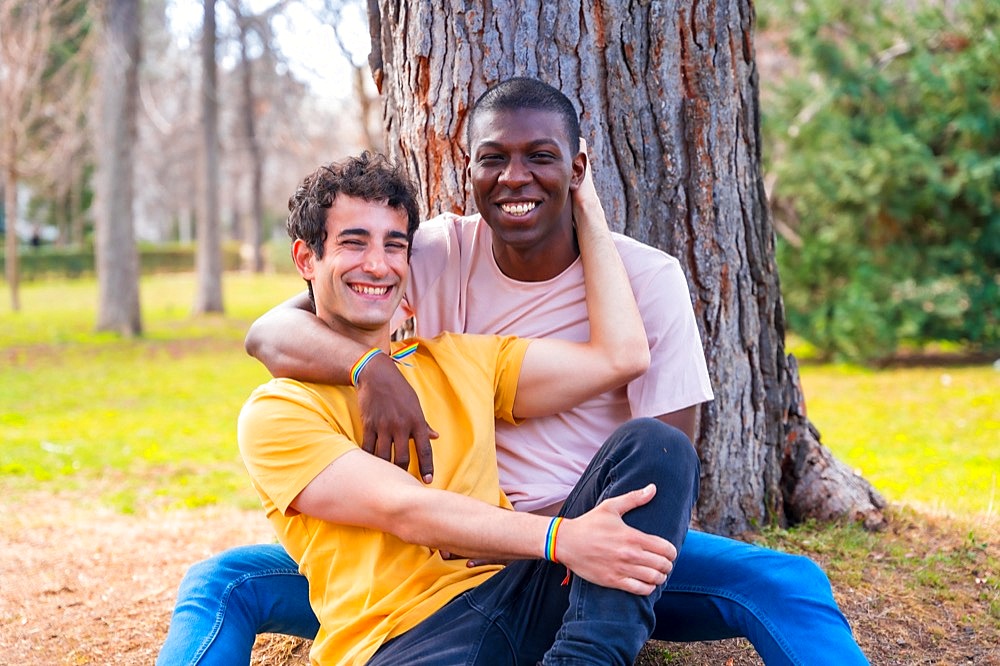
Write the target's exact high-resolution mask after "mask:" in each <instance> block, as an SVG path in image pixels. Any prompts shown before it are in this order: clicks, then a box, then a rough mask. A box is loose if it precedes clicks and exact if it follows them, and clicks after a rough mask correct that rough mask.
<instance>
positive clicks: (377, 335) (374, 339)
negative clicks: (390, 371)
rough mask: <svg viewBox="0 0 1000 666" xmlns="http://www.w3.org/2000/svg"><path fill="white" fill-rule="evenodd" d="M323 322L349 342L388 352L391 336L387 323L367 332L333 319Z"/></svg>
mask: <svg viewBox="0 0 1000 666" xmlns="http://www.w3.org/2000/svg"><path fill="white" fill-rule="evenodd" d="M323 322H324V323H325V324H326V325H327V326H329V327H330V328H331V329H332V330H334V331H335V332H337V333H339V334H340V335H343V336H344V337H345V338H347V339H349V340H353V341H354V342H357V343H358V344H360V345H363V346H365V347H368V348H373V347H378V348H379V349H381V350H382V351H384V352H385V353H386V354H388V353H389V352H390V342H391V340H392V335H391V333H390V331H389V324H388V323H386V324H385V325H384V326H382V327H381V328H378V329H371V330H369V329H363V328H358V327H357V326H352V325H351V324H349V323H347V322H344V321H343V320H341V319H337V318H335V317H327V318H323Z"/></svg>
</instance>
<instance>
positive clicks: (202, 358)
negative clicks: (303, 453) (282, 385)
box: [0, 274, 302, 512]
mask: <svg viewBox="0 0 1000 666" xmlns="http://www.w3.org/2000/svg"><path fill="white" fill-rule="evenodd" d="M301 287H302V282H301V280H299V279H298V278H293V277H290V276H266V277H254V276H244V275H236V274H232V275H227V276H226V280H225V294H224V302H225V304H226V308H227V314H226V315H225V316H219V315H210V316H198V317H195V316H192V315H191V314H190V305H189V304H190V303H191V302H192V301H193V298H192V295H193V293H194V288H195V285H194V279H193V276H191V275H162V276H153V277H149V278H144V279H143V283H142V288H141V290H142V300H143V305H144V309H143V317H144V324H145V327H146V335H145V336H144V337H143V338H141V339H139V340H122V339H120V338H118V337H117V336H114V335H109V334H98V333H94V332H93V328H94V322H95V315H94V310H95V306H94V303H95V301H96V296H95V294H96V286H95V284H94V282H93V281H92V280H80V281H58V282H57V281H52V282H39V283H29V284H26V285H25V286H24V288H23V292H22V306H23V310H22V311H21V312H19V313H12V312H11V311H10V308H9V303H4V305H3V308H2V309H0V358H2V359H3V361H2V363H3V365H2V366H0V406H2V407H0V441H2V442H3V448H2V452H0V487H2V488H3V489H4V490H5V491H6V493H5V494H8V495H9V494H11V493H15V494H21V495H23V494H25V493H29V492H31V491H33V490H45V491H52V490H58V489H69V490H78V489H80V488H87V489H88V490H91V491H93V493H94V494H96V495H97V496H98V498H99V499H100V500H101V501H103V502H105V503H108V504H111V505H113V506H117V507H119V508H120V509H121V510H123V511H126V512H131V511H135V510H137V509H139V508H140V507H145V508H150V507H153V506H159V505H166V506H197V505H201V504H209V503H215V502H223V503H232V504H237V505H243V506H257V499H256V495H255V494H254V493H253V491H252V489H251V488H250V487H249V484H248V481H247V478H246V475H245V472H244V471H243V467H242V463H241V462H240V460H239V454H238V452H237V450H236V444H235V422H236V415H237V413H238V412H239V409H240V406H241V405H242V403H243V400H244V399H245V398H246V396H247V394H248V393H249V392H250V391H251V390H252V389H253V388H254V387H255V386H256V385H257V384H259V383H261V382H262V381H264V380H265V379H266V378H267V374H266V372H265V371H264V369H263V368H262V367H261V366H259V365H258V364H257V363H256V362H254V361H252V360H251V359H250V358H249V357H247V356H246V354H245V353H244V352H243V344H242V340H243V335H244V333H245V331H246V328H247V326H248V325H249V324H250V322H251V321H253V319H254V318H255V317H256V316H258V315H259V314H260V313H262V312H263V311H264V310H266V309H267V307H268V306H269V305H270V304H274V303H277V302H278V301H279V300H282V299H284V298H286V297H288V296H290V295H292V294H294V293H295V292H296V291H298V290H300V289H301Z"/></svg>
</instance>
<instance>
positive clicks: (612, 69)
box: [369, 0, 881, 534]
mask: <svg viewBox="0 0 1000 666" xmlns="http://www.w3.org/2000/svg"><path fill="white" fill-rule="evenodd" d="M369 21H370V30H371V34H372V41H373V43H372V55H371V58H370V59H371V69H372V74H373V76H374V78H375V81H376V83H377V84H378V85H379V88H380V91H382V92H383V94H384V104H385V106H384V123H385V126H386V129H387V136H388V140H387V145H388V148H389V151H390V153H391V154H392V155H393V156H394V157H396V158H397V159H399V160H400V161H402V162H403V163H404V164H405V165H406V167H407V168H408V169H409V172H410V174H411V176H412V177H413V178H414V179H415V181H416V183H417V185H418V187H419V189H420V193H421V195H422V199H423V201H424V203H425V210H424V212H425V213H427V214H432V213H436V212H439V211H441V210H456V211H468V210H469V209H471V207H472V199H471V196H469V195H470V190H469V184H468V183H467V181H466V173H465V168H464V167H465V163H466V154H465V151H464V131H465V122H466V116H467V112H468V109H469V107H470V105H471V104H472V102H473V101H474V100H475V99H476V98H477V97H478V96H479V95H480V94H481V93H482V92H483V91H484V90H485V89H486V88H487V87H488V86H489V85H491V84H493V83H496V82H497V81H499V80H501V79H505V78H508V77H511V76H516V75H526V76H536V77H538V78H541V79H542V80H544V81H547V82H549V83H551V84H553V85H555V86H556V87H558V88H560V89H561V90H562V91H563V92H564V93H566V95H567V96H568V97H569V98H570V99H571V100H573V101H574V103H576V104H577V105H578V109H579V111H580V115H581V123H582V131H583V134H584V136H585V137H586V138H587V141H588V143H589V144H590V146H591V148H590V154H591V156H592V162H593V165H594V174H595V178H596V181H597V187H598V190H599V192H600V194H601V198H602V200H603V201H604V205H605V208H606V211H607V213H608V219H609V220H611V221H612V225H613V226H614V227H615V228H616V229H617V230H619V231H624V232H625V233H627V234H629V235H631V236H633V237H635V238H637V239H639V240H642V241H645V242H647V243H649V244H651V245H654V246H657V247H660V248H662V249H664V250H665V251H667V252H669V253H670V254H672V255H674V256H676V257H677V258H678V259H679V260H680V261H681V264H682V265H683V266H684V269H685V272H686V274H687V276H688V280H689V284H690V288H691V291H692V298H693V300H694V304H695V313H696V316H697V318H698V323H699V327H700V329H701V333H702V338H703V340H704V342H705V349H706V357H707V360H708V365H709V372H710V374H711V377H712V383H713V386H714V388H715V395H716V397H715V400H714V402H711V403H708V404H706V405H704V406H703V407H702V409H701V430H700V435H699V438H698V442H697V447H698V451H699V454H700V456H701V460H702V488H701V496H700V499H699V505H698V518H699V521H700V523H701V525H702V526H703V527H704V528H705V529H708V530H710V531H713V532H718V533H724V534H732V533H738V532H742V531H746V530H749V529H753V528H757V527H759V526H761V525H762V524H764V523H767V522H776V523H779V524H784V523H785V522H786V521H787V520H788V519H789V518H802V517H804V516H808V515H813V513H812V512H810V511H806V510H803V511H800V510H799V507H798V505H797V504H796V502H797V501H798V500H799V498H800V497H801V495H800V494H798V493H797V492H796V489H798V488H799V487H800V485H801V484H802V483H808V484H809V485H811V486H812V485H815V484H824V485H823V490H822V492H820V493H819V496H824V497H828V498H839V497H841V496H843V495H844V494H845V493H853V494H854V495H855V498H854V500H852V501H850V502H846V503H845V504H846V505H850V506H852V507H856V508H857V510H861V507H863V506H864V505H865V501H863V500H864V499H867V508H865V509H864V511H866V512H867V513H866V515H870V516H872V520H871V521H870V522H872V523H873V524H874V523H875V522H878V520H875V517H878V518H879V519H880V517H881V514H880V513H879V507H878V506H876V504H875V502H873V501H872V500H871V497H872V496H873V495H872V494H871V493H870V492H869V491H870V487H869V486H868V484H867V483H866V482H864V481H863V480H859V481H858V484H857V485H858V486H859V487H861V488H863V489H864V492H857V491H855V490H854V489H853V488H849V487H835V486H833V485H832V484H829V483H826V481H827V479H826V477H822V476H817V475H806V476H805V477H802V478H795V476H794V475H795V474H796V473H797V472H796V470H799V469H802V468H801V467H797V466H795V465H786V468H785V473H786V476H785V477H783V476H782V473H783V467H782V462H783V461H784V460H785V459H786V450H789V453H788V454H787V455H788V456H790V457H792V458H796V457H801V456H800V455H799V454H793V453H792V452H791V448H794V447H791V444H797V445H801V444H802V441H801V440H797V442H789V439H790V437H789V436H787V434H786V433H788V432H798V431H799V430H801V427H802V424H803V423H806V424H807V423H808V422H807V421H805V420H804V414H803V415H799V414H798V413H796V412H793V411H792V410H790V409H789V405H788V400H789V397H790V395H793V394H794V391H791V390H790V389H789V385H790V382H793V381H795V379H794V378H793V376H792V375H791V374H790V370H789V363H788V360H787V359H786V356H785V352H784V313H783V309H782V302H781V295H780V291H779V282H778V274H777V269H776V266H775V262H774V237H773V231H772V227H771V222H770V215H769V211H768V207H767V202H766V199H765V194H764V186H763V179H762V175H761V164H760V117H759V108H758V85H757V70H756V67H755V63H754V47H753V27H754V21H755V17H754V13H753V8H752V5H751V3H750V2H749V0H717V1H716V2H711V3H697V2H685V1H682V0H672V1H665V2H635V3H618V2H595V1H594V0H560V1H559V2H547V1H546V0H519V1H518V2H513V1H512V0H493V1H491V2H486V1H478V2H472V1H467V0H462V1H458V0H444V1H443V2H433V3H432V2H429V1H428V0H422V1H420V2H411V3H397V2H392V1H390V0H379V1H378V2H377V3H376V2H375V0H370V2H369ZM786 419H787V420H788V422H787V423H786ZM815 447H819V444H818V441H817V442H815ZM815 447H814V448H815ZM815 450H819V449H815ZM786 504H787V505H788V509H787V510H786ZM821 504H823V506H824V507H832V506H834V504H835V503H834V502H833V501H832V499H831V501H828V502H825V503H821ZM856 513H857V511H853V512H844V511H839V512H838V511H832V512H829V513H823V514H822V515H823V516H824V517H835V516H836V517H853V516H854V515H855V514H856Z"/></svg>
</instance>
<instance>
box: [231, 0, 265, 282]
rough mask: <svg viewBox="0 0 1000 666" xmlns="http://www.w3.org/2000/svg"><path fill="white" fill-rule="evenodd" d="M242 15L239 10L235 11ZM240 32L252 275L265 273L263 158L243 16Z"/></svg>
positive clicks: (247, 237)
mask: <svg viewBox="0 0 1000 666" xmlns="http://www.w3.org/2000/svg"><path fill="white" fill-rule="evenodd" d="M237 10H238V11H240V12H241V11H242V8H237ZM236 20H237V22H238V23H239V28H240V85H241V88H242V91H243V138H244V141H246V149H247V153H249V156H250V160H249V162H250V214H249V216H247V222H246V233H245V234H244V238H243V242H244V247H246V248H247V249H248V252H247V253H246V259H245V261H246V262H247V266H246V268H248V269H250V270H251V271H253V272H254V273H263V272H264V253H263V237H264V203H263V198H264V194H263V180H264V158H263V155H262V151H261V148H260V142H259V141H258V140H257V123H256V118H255V117H254V113H255V109H254V103H255V100H254V94H253V64H252V62H251V60H250V54H249V53H248V52H247V37H248V34H247V33H248V31H249V25H248V23H249V19H248V17H246V16H244V15H243V14H242V13H239V14H238V15H237V17H236Z"/></svg>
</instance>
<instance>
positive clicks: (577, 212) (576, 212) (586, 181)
mask: <svg viewBox="0 0 1000 666" xmlns="http://www.w3.org/2000/svg"><path fill="white" fill-rule="evenodd" d="M580 152H582V153H586V152H587V140H586V139H584V138H583V137H580ZM571 198H572V202H573V219H574V220H585V219H587V217H586V216H584V215H583V214H582V211H583V210H593V209H594V208H595V207H596V208H598V209H599V210H600V211H601V212H602V213H603V212H604V208H603V206H601V199H600V197H598V196H597V188H596V187H595V185H594V171H593V169H591V168H590V156H589V155H588V156H587V167H586V169H585V170H584V172H583V180H581V181H580V185H579V187H577V188H576V189H575V190H573V191H572V192H571Z"/></svg>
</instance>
